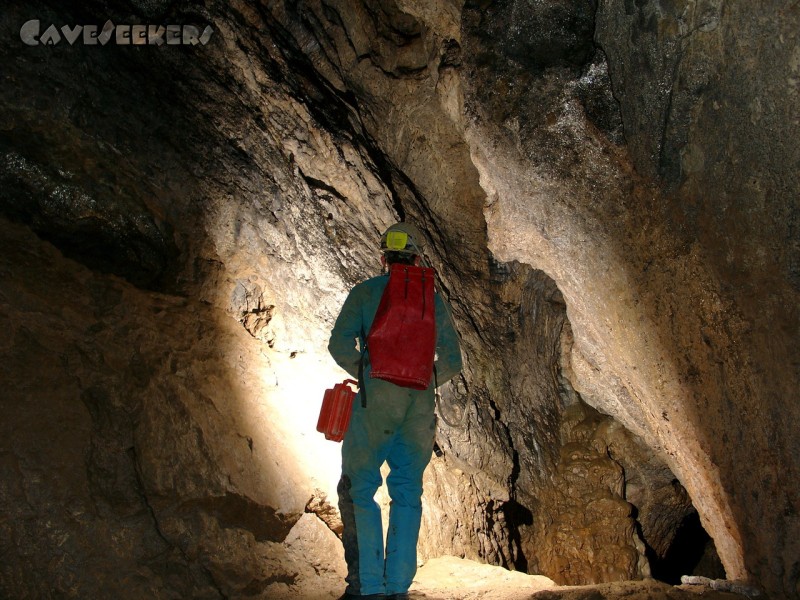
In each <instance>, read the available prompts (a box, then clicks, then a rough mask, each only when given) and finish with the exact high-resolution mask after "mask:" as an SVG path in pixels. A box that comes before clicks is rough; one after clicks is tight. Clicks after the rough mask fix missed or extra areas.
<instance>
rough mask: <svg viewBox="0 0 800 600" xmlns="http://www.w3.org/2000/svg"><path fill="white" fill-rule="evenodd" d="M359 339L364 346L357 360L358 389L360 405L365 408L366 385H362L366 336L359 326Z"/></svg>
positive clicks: (362, 328)
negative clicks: (359, 358)
mask: <svg viewBox="0 0 800 600" xmlns="http://www.w3.org/2000/svg"><path fill="white" fill-rule="evenodd" d="M361 341H362V343H363V344H364V347H363V348H362V349H361V360H359V361H358V391H359V393H360V394H361V406H362V407H363V408H367V386H366V385H364V356H365V355H366V354H367V336H366V335H364V327H363V326H362V327H361Z"/></svg>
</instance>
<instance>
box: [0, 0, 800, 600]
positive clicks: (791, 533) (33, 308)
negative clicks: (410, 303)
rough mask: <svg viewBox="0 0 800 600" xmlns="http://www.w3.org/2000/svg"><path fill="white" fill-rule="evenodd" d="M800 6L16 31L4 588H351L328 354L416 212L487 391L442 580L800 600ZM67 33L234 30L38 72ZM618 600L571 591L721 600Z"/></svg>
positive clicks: (1, 125) (1, 170)
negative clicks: (454, 563)
mask: <svg viewBox="0 0 800 600" xmlns="http://www.w3.org/2000/svg"><path fill="white" fill-rule="evenodd" d="M773 8H774V7H771V8H767V7H765V6H760V5H759V4H758V3H744V4H740V5H736V6H735V7H729V6H727V5H726V10H723V7H722V3H715V2H703V3H699V2H698V3H695V2H631V1H628V0H612V1H609V2H600V3H595V2H589V1H582V0H575V1H570V2H559V3H555V2H521V1H516V0H509V1H505V0H504V1H503V2H494V3H484V2H467V3H466V4H465V5H464V6H463V7H460V6H457V5H455V4H452V3H449V2H433V3H431V2H421V1H416V0H397V1H394V2H373V1H363V2H358V1H356V0H333V1H325V2H320V1H316V0H309V1H307V2H302V3H290V2H286V3H284V2H274V3H263V4H262V3H256V4H252V3H243V2H233V3H228V4H225V5H224V6H223V5H219V4H213V3H206V4H201V5H196V6H193V7H188V6H187V5H183V4H181V3H163V2H134V3H116V2H89V3H82V4H81V5H80V7H78V6H73V5H71V4H69V3H63V2H59V3H48V2H45V3H40V4H35V5H22V4H19V3H12V4H11V5H9V6H8V7H7V10H5V11H4V14H3V16H2V18H0V58H2V60H3V64H4V65H6V66H7V67H6V68H5V69H4V71H3V74H2V78H3V79H2V81H3V86H2V90H1V91H0V214H2V219H0V234H1V236H0V240H1V241H0V244H2V247H3V252H2V260H0V325H2V329H3V330H4V331H6V332H7V335H6V336H5V337H3V338H1V339H0V375H2V377H0V380H1V381H2V386H3V391H2V394H0V397H1V398H2V407H3V409H4V413H5V414H6V415H7V417H6V418H4V420H3V422H2V423H3V424H2V434H1V435H0V438H1V439H2V442H0V464H1V465H2V471H3V476H2V478H1V480H2V484H0V506H2V509H3V510H2V512H3V517H2V518H0V532H2V534H3V535H2V536H0V537H2V540H3V541H2V542H0V543H1V544H2V555H3V556H4V565H3V566H2V568H0V590H2V593H3V594H4V595H8V596H10V597H25V596H28V597H54V596H57V595H61V596H65V597H109V596H111V595H113V596H115V597H119V598H132V599H133V598H137V599H138V598H142V597H153V598H171V597H192V598H222V597H225V598H283V597H287V596H289V595H293V596H296V597H308V598H312V597H319V598H324V597H331V596H334V597H335V594H336V593H338V592H339V591H340V590H341V585H342V584H341V581H342V576H343V571H342V569H343V565H342V562H341V556H340V554H339V552H340V545H339V543H338V541H337V539H336V534H337V529H338V527H339V523H338V520H337V518H336V514H335V513H336V511H335V509H333V508H332V507H333V506H335V492H334V491H333V490H334V489H335V487H334V486H335V479H336V477H337V473H336V468H337V464H336V463H337V453H338V447H337V446H335V445H333V444H330V443H326V442H324V441H322V440H320V439H319V437H321V436H319V434H317V433H316V432H315V431H314V429H313V426H314V423H315V418H316V411H317V410H318V406H319V399H320V398H321V396H322V391H323V390H324V389H325V388H326V387H329V386H330V385H331V384H332V383H333V382H334V381H336V380H337V378H340V377H341V372H339V371H338V370H337V369H336V368H335V367H334V365H333V364H332V361H331V360H330V359H329V357H327V356H326V354H325V351H324V348H325V343H326V341H327V335H328V331H329V329H330V326H331V324H332V320H333V318H334V316H335V315H336V313H337V311H338V308H339V306H340V304H341V301H342V300H343V298H344V294H345V293H346V291H347V289H348V288H349V287H350V286H351V285H352V284H354V283H355V282H357V281H359V280H361V279H363V278H365V277H367V276H370V275H373V274H375V273H377V272H378V264H377V260H376V252H375V245H376V244H375V240H376V239H377V236H378V235H379V233H380V232H381V231H382V230H383V229H384V228H385V227H386V226H387V225H388V224H390V223H391V222H393V221H394V220H396V219H398V218H401V219H402V218H405V219H408V220H411V221H413V222H415V223H417V224H418V225H420V227H421V228H422V229H423V230H424V231H425V233H426V235H427V237H428V238H429V241H430V244H429V248H430V250H429V252H428V258H429V259H430V260H431V262H432V263H433V264H434V266H435V267H436V268H437V270H438V271H439V275H440V289H441V292H442V293H443V294H444V295H445V296H446V297H448V298H449V300H450V302H451V304H452V306H453V313H454V318H455V320H456V323H457V327H458V330H459V333H460V336H461V338H462V344H463V350H464V358H465V365H466V368H465V371H464V373H463V375H462V376H461V377H459V378H457V380H455V381H454V382H453V383H452V384H450V385H448V386H446V387H445V389H444V407H443V411H444V412H445V413H446V416H447V417H448V420H449V421H453V423H452V424H448V423H446V422H445V421H444V420H440V426H439V431H438V434H437V445H438V448H439V449H440V451H441V456H438V457H435V458H434V460H433V462H432V465H431V468H430V469H429V470H428V472H427V474H426V494H425V497H424V502H425V513H424V519H425V520H424V523H423V531H422V536H421V539H422V542H421V544H420V555H421V557H422V558H423V559H425V560H430V559H433V558H435V557H437V556H440V555H445V554H451V555H455V556H461V557H466V558H470V559H474V560H478V561H482V562H487V563H489V564H491V565H502V566H504V567H507V568H511V569H516V570H518V571H523V572H524V571H528V572H531V573H542V574H543V575H547V576H548V577H550V578H552V579H553V580H555V581H557V582H559V583H571V584H580V583H588V582H609V581H614V582H619V581H621V580H624V579H628V578H640V577H646V576H647V575H648V573H650V574H653V575H655V576H658V577H659V578H662V579H664V580H667V581H670V582H673V583H674V582H677V580H678V579H679V577H680V575H682V574H686V573H687V572H688V571H689V570H694V569H699V570H697V571H696V572H697V573H698V574H701V575H707V576H709V577H711V578H721V577H722V574H721V573H720V572H719V569H720V565H719V564H718V561H717V559H716V551H717V550H718V551H719V557H720V558H721V559H722V562H723V563H724V566H725V569H726V571H727V574H728V576H729V577H731V578H732V579H749V580H750V582H751V583H753V584H755V585H761V586H763V587H765V588H766V589H767V590H768V591H769V592H770V593H771V594H773V595H774V596H775V597H797V594H798V588H797V586H798V585H799V584H798V575H800V572H799V571H798V569H799V568H800V567H798V563H797V556H798V552H796V551H795V550H796V544H797V541H796V540H797V539H798V536H797V535H796V533H797V528H798V518H797V508H798V498H797V493H796V488H795V487H794V486H793V485H792V484H791V483H790V482H793V481H794V480H795V479H796V477H795V474H796V471H797V467H798V463H797V454H798V452H797V450H798V443H800V442H799V441H798V436H797V432H796V428H795V427H794V423H795V422H796V420H797V416H798V415H797V410H798V409H797V406H798V405H797V403H796V402H794V400H795V399H796V390H795V388H796V384H797V374H798V373H797V369H796V363H797V349H796V347H795V346H796V345H795V344H793V340H794V338H795V337H796V331H797V306H798V302H797V297H798V296H797V282H798V276H797V273H798V268H797V266H798V264H800V259H798V251H799V249H798V245H797V236H796V230H797V216H798V210H797V206H796V199H797V197H798V194H797V190H798V181H797V173H798V169H797V168H796V167H797V158H798V154H797V148H796V147H795V146H794V145H792V143H791V140H794V139H796V138H797V135H796V133H797V128H798V126H800V125H799V124H798V122H797V120H796V118H794V116H793V113H792V110H793V108H792V107H793V106H794V104H792V102H793V100H792V98H795V99H796V93H797V91H796V87H797V77H800V74H798V68H800V67H798V62H797V60H796V56H795V54H796V52H794V54H793V50H792V48H795V49H796V43H797V31H798V29H800V28H798V27H796V25H797V19H798V15H797V10H796V7H792V6H790V5H786V6H782V7H780V8H775V10H773ZM776 11H778V13H779V14H780V18H777V17H776V16H775V15H776V14H777V13H776ZM31 18H38V19H41V20H42V22H43V23H57V24H63V23H66V24H75V23H83V22H100V23H102V22H104V21H105V20H106V19H114V20H115V21H116V22H119V23H124V22H141V21H143V20H150V21H151V22H163V23H168V22H180V23H186V22H189V23H196V24H199V25H205V24H209V25H211V26H212V27H213V29H214V35H213V37H212V38H211V41H210V42H209V44H208V45H204V46H193V47H178V46H175V47H161V48H151V47H143V48H131V47H123V46H119V47H118V46H116V45H114V44H109V45H108V46H103V47H86V46H81V45H79V44H76V45H74V46H69V45H66V43H62V45H58V46H54V47H48V46H38V47H31V46H26V45H24V44H23V43H22V42H21V40H20V38H19V27H20V25H21V24H22V23H23V22H25V21H26V20H28V19H31ZM793 94H794V95H793ZM464 412H466V415H467V418H466V424H465V426H463V427H462V426H460V425H458V424H457V423H456V421H458V419H459V418H460V416H461V415H462V414H463V413H464ZM704 528H705V531H707V532H708V534H710V535H711V537H712V538H713V542H711V543H709V539H708V537H705V538H702V536H700V535H699V534H700V533H703V534H705V531H704ZM689 529H693V530H694V531H695V533H696V534H697V536H696V537H694V538H692V541H691V542H690V546H692V551H697V550H698V549H701V550H706V549H708V556H707V557H706V559H704V560H705V562H701V563H700V565H701V566H699V567H697V566H696V565H697V564H698V563H697V560H695V561H690V562H687V563H683V564H680V565H679V566H676V563H675V562H674V555H675V554H676V553H677V552H678V549H679V548H680V547H681V546H680V538H681V532H682V531H684V532H685V531H687V530H689ZM698 560H699V559H698ZM615 585H617V587H609V588H592V589H591V590H586V591H583V590H549V591H547V592H543V593H545V594H557V595H558V594H561V595H570V594H573V597H615V596H614V594H620V595H621V596H624V597H628V596H630V597H637V595H639V596H641V597H665V598H666V597H675V598H679V597H683V596H684V595H685V594H693V593H695V592H692V591H687V590H679V589H678V588H671V587H669V586H666V585H662V584H657V583H651V582H645V583H641V584H619V583H618V584H615ZM626 586H627V587H626ZM637 586H638V587H637ZM434 588H435V586H433V587H431V588H430V589H431V590H432V589H434ZM504 589H505V588H504ZM419 593H423V592H422V591H420V592H419ZM424 593H426V594H427V593H428V592H424ZM430 593H431V594H439V596H436V595H432V596H430V597H442V598H456V597H457V598H467V597H481V596H480V594H490V593H491V592H490V591H488V590H472V591H464V592H463V594H460V595H459V593H457V592H453V593H449V592H448V593H445V592H442V591H441V590H438V591H436V592H430ZM509 593H510V594H512V595H511V596H509V598H510V597H516V596H513V594H514V593H516V592H509ZM526 593H527V592H526ZM709 593H714V594H725V593H726V592H720V591H718V590H716V591H714V590H712V591H711V592H709ZM470 594H472V595H470ZM581 594H583V595H581ZM497 597H500V596H497ZM553 597H554V596H553ZM709 597H712V596H709ZM719 597H724V596H719Z"/></svg>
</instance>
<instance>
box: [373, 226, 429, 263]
mask: <svg viewBox="0 0 800 600" xmlns="http://www.w3.org/2000/svg"><path fill="white" fill-rule="evenodd" d="M424 248H425V238H424V237H422V232H421V231H420V230H419V229H417V228H416V227H415V226H414V225H412V224H411V223H395V224H394V225H392V226H391V227H389V229H387V230H386V231H385V232H384V233H383V235H382V236H381V252H400V253H401V254H416V255H417V256H422V251H423V249H424Z"/></svg>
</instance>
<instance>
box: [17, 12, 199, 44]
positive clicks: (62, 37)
mask: <svg viewBox="0 0 800 600" xmlns="http://www.w3.org/2000/svg"><path fill="white" fill-rule="evenodd" d="M213 33H214V30H213V29H212V28H211V26H210V25H207V26H206V28H205V29H203V31H202V32H201V31H200V28H199V27H195V26H194V25H115V24H114V23H112V22H111V21H106V22H105V25H103V27H102V28H100V27H98V26H97V25H62V26H61V27H60V28H59V27H56V26H55V25H50V26H48V27H46V28H45V29H44V31H42V24H41V22H40V21H39V19H32V20H30V21H27V22H26V23H24V24H23V25H22V27H21V28H20V30H19V37H20V39H21V40H22V41H23V42H24V43H25V44H27V45H28V46H55V45H57V44H60V43H62V41H64V42H66V43H68V44H69V45H70V46H72V45H74V44H75V43H76V42H80V43H83V44H84V45H86V46H97V45H98V44H99V45H100V46H105V45H106V44H108V43H109V42H112V41H113V42H114V43H115V44H117V45H118V46H163V45H164V44H166V45H168V46H196V45H198V44H200V45H201V46H205V45H206V44H207V43H208V41H209V40H210V39H211V35H212V34H213Z"/></svg>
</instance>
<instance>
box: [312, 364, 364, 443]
mask: <svg viewBox="0 0 800 600" xmlns="http://www.w3.org/2000/svg"><path fill="white" fill-rule="evenodd" d="M349 385H353V386H358V382H357V381H354V380H353V379H345V380H344V381H343V382H342V383H337V384H336V385H334V386H333V389H330V390H325V396H323V398H322V408H321V409H320V411H319V419H318V420H317V431H319V432H320V433H324V434H325V439H326V440H331V441H334V442H341V441H342V439H343V438H344V434H345V432H346V431H347V426H348V425H349V424H350V412H351V409H352V407H353V398H355V397H356V393H355V391H353V390H352V389H350V387H348V386H349Z"/></svg>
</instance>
